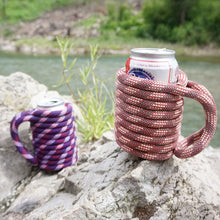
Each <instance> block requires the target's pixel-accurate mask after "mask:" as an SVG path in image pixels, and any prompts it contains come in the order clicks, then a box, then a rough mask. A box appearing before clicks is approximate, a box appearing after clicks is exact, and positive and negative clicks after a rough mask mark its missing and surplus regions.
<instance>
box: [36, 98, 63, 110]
mask: <svg viewBox="0 0 220 220" xmlns="http://www.w3.org/2000/svg"><path fill="white" fill-rule="evenodd" d="M64 104H65V102H64V100H63V99H61V98H48V99H42V100H40V101H39V102H38V103H37V108H38V109H40V110H50V111H60V110H63V109H64Z"/></svg>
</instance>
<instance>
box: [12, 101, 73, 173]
mask: <svg viewBox="0 0 220 220" xmlns="http://www.w3.org/2000/svg"><path fill="white" fill-rule="evenodd" d="M24 121H29V122H30V124H31V131H32V138H33V139H32V144H33V146H34V150H33V152H34V153H33V154H34V155H32V154H31V153H30V152H29V151H28V150H27V149H26V148H25V147H24V145H23V144H22V143H21V141H20V139H19V136H18V127H19V125H20V124H21V123H22V122H24ZM11 136H12V139H13V140H14V144H15V146H16V148H17V149H18V151H19V152H20V153H21V154H22V156H23V157H24V158H25V159H26V160H28V161H29V162H31V163H32V164H33V165H35V166H39V167H40V168H41V169H46V170H60V169H62V168H64V167H67V166H70V165H72V164H74V163H76V161H77V146H76V136H75V121H74V116H73V109H72V106H71V105H70V104H69V103H66V104H65V106H64V109H63V110H59V111H49V110H39V109H33V110H29V111H24V112H21V113H18V114H16V115H15V117H14V118H13V120H12V121H11Z"/></svg>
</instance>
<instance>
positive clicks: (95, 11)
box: [0, 0, 220, 58]
mask: <svg viewBox="0 0 220 220" xmlns="http://www.w3.org/2000/svg"><path fill="white" fill-rule="evenodd" d="M139 2H142V1H139ZM129 3H130V4H131V6H132V8H133V10H134V13H138V12H140V10H141V6H140V4H141V3H140V4H137V1H132V0H130V1H129ZM106 19H107V6H106V3H105V2H103V1H94V2H91V3H86V4H79V5H72V6H68V7H62V8H59V9H56V10H53V11H47V12H44V13H43V14H42V15H41V16H40V17H39V18H37V19H35V20H33V21H28V22H20V23H19V24H16V25H3V24H1V25H0V30H1V35H0V51H4V52H12V53H24V54H34V55H51V54H60V51H59V48H58V44H57V42H56V36H61V37H66V38H69V39H70V40H72V41H73V43H74V49H73V50H72V51H70V54H77V55H84V54H88V53H89V44H98V45H99V47H100V52H101V54H114V55H128V54H129V53H130V49H131V48H135V47H145V48H146V47H150V48H152V47H156V48H169V49H173V50H175V51H176V53H177V55H179V56H196V57H197V56H200V57H204V56H206V57H207V56H211V57H217V58H218V57H219V58H220V48H219V47H216V46H215V45H214V44H213V45H208V46H204V47H198V46H191V47H187V46H184V45H182V44H171V43H167V42H161V41H156V40H153V39H151V38H150V37H148V38H137V37H134V36H123V37H122V36H119V35H118V34H117V32H118V31H120V27H119V28H118V29H117V30H115V31H109V32H108V33H104V32H103V31H102V30H101V25H102V23H103V22H105V20H106Z"/></svg>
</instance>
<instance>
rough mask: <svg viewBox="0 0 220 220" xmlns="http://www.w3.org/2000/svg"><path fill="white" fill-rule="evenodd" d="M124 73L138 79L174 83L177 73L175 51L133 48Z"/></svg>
mask: <svg viewBox="0 0 220 220" xmlns="http://www.w3.org/2000/svg"><path fill="white" fill-rule="evenodd" d="M125 69H126V73H128V74H129V75H132V76H136V77H139V78H144V79H148V80H154V81H161V82H165V83H176V82H177V76H178V71H179V66H178V63H177V61H176V59H175V51H174V50H168V49H166V48H163V49H158V48H134V49H132V50H131V55H130V57H129V58H128V60H127V61H126V65H125Z"/></svg>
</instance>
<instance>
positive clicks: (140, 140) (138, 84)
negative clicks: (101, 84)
mask: <svg viewBox="0 0 220 220" xmlns="http://www.w3.org/2000/svg"><path fill="white" fill-rule="evenodd" d="M115 97H116V104H115V136H116V141H117V143H118V144H119V146H120V147H121V148H122V149H123V150H125V151H126V152H128V153H130V154H133V155H136V156H138V157H142V158H144V159H148V160H166V159H168V158H170V157H171V156H172V155H173V154H174V155H175V156H177V157H179V158H188V157H192V156H194V155H196V154H198V153H199V152H201V151H202V150H203V149H204V148H205V147H206V146H207V145H208V144H209V142H210V140H211V139H212V137H213V135H214V133H215V129H216V125H217V111H216V105H215V102H214V99H213V97H212V96H211V94H210V93H209V91H208V90H207V89H206V88H205V87H204V86H202V85H199V84H198V83H195V82H192V81H188V78H187V76H186V74H185V73H184V72H182V71H179V75H178V82H177V83H176V84H166V83H163V82H156V81H152V80H147V79H140V78H138V77H134V76H130V75H128V74H126V73H125V69H124V68H122V69H120V70H119V71H118V73H117V81H116V92H115ZM183 97H188V98H192V99H194V100H196V101H198V102H200V103H201V105H202V106H203V109H204V111H205V113H206V124H205V126H204V127H203V128H202V129H200V130H199V131H198V132H196V133H194V134H192V135H190V136H189V137H187V138H185V139H184V140H182V141H180V142H178V139H179V136H180V133H181V132H180V129H181V121H182V118H183V114H182V113H183V103H184V101H183Z"/></svg>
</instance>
